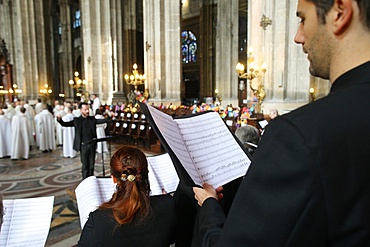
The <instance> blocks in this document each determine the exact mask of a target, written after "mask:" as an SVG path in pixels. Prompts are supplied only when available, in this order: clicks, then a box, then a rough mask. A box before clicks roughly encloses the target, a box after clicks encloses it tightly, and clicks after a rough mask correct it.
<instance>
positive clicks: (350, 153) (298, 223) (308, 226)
mask: <svg viewBox="0 0 370 247" xmlns="http://www.w3.org/2000/svg"><path fill="white" fill-rule="evenodd" d="M369 109H370V62H368V63H365V64H363V65H361V66H359V67H357V68H355V69H353V70H351V71H349V72H347V73H345V74H343V75H342V76H341V77H339V78H338V79H337V80H336V81H335V82H334V83H333V85H332V88H331V92H330V94H329V95H328V96H327V97H325V98H322V99H320V100H317V101H315V102H313V103H310V104H308V105H306V106H304V107H302V108H300V109H297V110H295V111H293V112H291V113H290V114H286V115H282V116H280V117H279V118H277V119H275V120H274V122H273V123H271V124H270V126H269V127H268V128H267V129H266V132H265V134H264V135H263V137H262V140H261V142H260V144H259V146H258V149H257V150H256V152H255V154H254V157H253V161H252V164H251V166H250V168H249V171H248V172H247V174H246V176H245V178H244V180H243V182H242V183H241V185H240V187H239V190H238V192H237V194H236V197H235V199H234V201H233V204H232V206H231V209H230V212H229V214H228V216H227V218H226V220H225V216H224V214H223V212H222V210H220V207H219V205H218V203H217V201H216V200H215V199H207V200H206V201H205V202H204V204H203V206H202V208H201V210H200V218H199V220H200V227H201V230H200V236H201V237H202V242H201V245H202V246H223V247H224V246H233V247H234V246H300V247H302V246H315V247H318V246H370V223H369V222H370V131H369V128H370V113H369Z"/></svg>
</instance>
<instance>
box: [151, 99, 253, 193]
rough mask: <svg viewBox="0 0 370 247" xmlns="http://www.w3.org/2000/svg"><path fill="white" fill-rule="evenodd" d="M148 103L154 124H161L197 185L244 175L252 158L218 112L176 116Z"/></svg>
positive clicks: (159, 127)
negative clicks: (173, 116)
mask: <svg viewBox="0 0 370 247" xmlns="http://www.w3.org/2000/svg"><path fill="white" fill-rule="evenodd" d="M145 106H146V107H147V108H148V110H149V113H150V115H151V117H152V119H153V121H154V123H151V124H155V125H156V126H157V127H158V129H159V131H160V134H161V135H162V136H163V138H164V139H165V141H166V142H167V144H168V145H169V146H170V148H171V150H172V151H173V153H174V154H175V156H176V157H177V158H178V160H179V161H180V163H181V165H182V166H183V167H184V168H185V170H186V171H187V172H188V174H189V176H190V177H191V178H192V179H193V181H194V183H195V184H197V185H202V184H203V183H204V182H207V183H209V184H211V185H212V186H214V187H215V188H217V187H218V186H221V185H224V184H226V183H228V182H230V181H232V180H234V179H236V178H238V177H241V176H244V175H245V173H246V172H247V170H248V168H249V165H250V163H251V161H250V159H249V157H248V155H247V154H246V152H245V151H244V150H243V148H242V147H241V146H240V145H239V143H238V142H237V141H236V140H235V137H234V136H233V135H232V133H231V132H230V130H229V129H228V127H227V126H226V125H225V123H224V122H223V120H222V119H221V117H220V116H219V114H218V113H217V112H206V113H204V114H199V115H191V116H189V117H185V118H175V119H173V118H172V117H171V116H169V115H167V114H165V113H163V112H161V111H159V110H158V109H156V108H154V107H152V106H150V105H145ZM145 106H144V107H145ZM148 119H150V118H148ZM171 150H167V152H170V151H171Z"/></svg>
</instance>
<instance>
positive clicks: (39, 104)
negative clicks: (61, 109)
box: [35, 99, 44, 114]
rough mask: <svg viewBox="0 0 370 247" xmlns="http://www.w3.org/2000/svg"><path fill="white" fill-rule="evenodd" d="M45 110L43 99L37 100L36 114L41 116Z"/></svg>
mask: <svg viewBox="0 0 370 247" xmlns="http://www.w3.org/2000/svg"><path fill="white" fill-rule="evenodd" d="M43 109H44V104H43V103H42V102H41V99H37V103H36V105H35V112H36V114H39V113H40V112H41V111H42V110H43Z"/></svg>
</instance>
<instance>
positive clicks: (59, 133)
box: [53, 104, 66, 146]
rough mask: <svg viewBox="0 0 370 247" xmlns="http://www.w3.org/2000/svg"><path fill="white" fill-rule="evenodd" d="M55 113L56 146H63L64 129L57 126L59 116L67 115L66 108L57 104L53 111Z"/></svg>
mask: <svg viewBox="0 0 370 247" xmlns="http://www.w3.org/2000/svg"><path fill="white" fill-rule="evenodd" d="M53 112H54V121H55V136H56V145H57V146H61V145H63V127H62V125H60V124H57V116H58V115H60V116H61V117H63V116H65V115H66V112H65V111H64V106H63V105H60V104H57V105H55V108H54V110H53Z"/></svg>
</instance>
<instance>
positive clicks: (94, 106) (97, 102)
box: [92, 93, 101, 114]
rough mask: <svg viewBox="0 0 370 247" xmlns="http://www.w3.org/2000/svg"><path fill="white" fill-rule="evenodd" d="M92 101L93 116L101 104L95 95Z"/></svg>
mask: <svg viewBox="0 0 370 247" xmlns="http://www.w3.org/2000/svg"><path fill="white" fill-rule="evenodd" d="M92 100H93V104H92V110H93V114H95V112H96V110H98V109H100V106H101V103H100V99H99V97H98V95H97V94H95V93H94V94H93V95H92Z"/></svg>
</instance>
